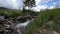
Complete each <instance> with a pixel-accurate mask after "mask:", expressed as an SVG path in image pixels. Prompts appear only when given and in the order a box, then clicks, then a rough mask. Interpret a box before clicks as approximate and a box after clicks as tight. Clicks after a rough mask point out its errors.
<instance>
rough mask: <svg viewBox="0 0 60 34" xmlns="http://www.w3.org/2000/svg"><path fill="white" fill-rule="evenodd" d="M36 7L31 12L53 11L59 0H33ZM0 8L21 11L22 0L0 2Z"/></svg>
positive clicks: (0, 0)
mask: <svg viewBox="0 0 60 34" xmlns="http://www.w3.org/2000/svg"><path fill="white" fill-rule="evenodd" d="M35 1H36V7H32V10H35V11H40V10H41V9H47V8H48V9H53V8H54V7H55V6H60V4H59V3H60V0H35ZM0 7H5V8H10V9H22V7H23V0H0Z"/></svg>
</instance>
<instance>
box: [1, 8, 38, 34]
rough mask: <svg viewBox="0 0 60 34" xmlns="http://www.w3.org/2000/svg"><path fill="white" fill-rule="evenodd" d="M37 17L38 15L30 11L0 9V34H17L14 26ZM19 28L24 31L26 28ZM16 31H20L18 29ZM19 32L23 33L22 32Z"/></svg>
mask: <svg viewBox="0 0 60 34" xmlns="http://www.w3.org/2000/svg"><path fill="white" fill-rule="evenodd" d="M37 15H38V13H36V12H34V11H31V10H22V11H20V10H11V9H6V8H0V34H18V31H17V30H16V29H15V27H16V25H17V24H20V23H24V22H26V21H27V20H31V19H32V18H36V16H37ZM28 22H29V21H28ZM24 25H25V24H24ZM19 27H20V26H19ZM21 28H22V29H24V28H26V27H21ZM18 30H19V31H20V29H18ZM15 31H16V32H17V33H16V32H15ZM21 32H25V31H24V30H22V31H21Z"/></svg>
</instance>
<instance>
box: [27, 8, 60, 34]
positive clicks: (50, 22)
mask: <svg viewBox="0 0 60 34" xmlns="http://www.w3.org/2000/svg"><path fill="white" fill-rule="evenodd" d="M38 28H43V29H49V30H54V31H56V32H59V33H60V8H55V9H50V10H45V11H41V12H40V14H39V16H38V18H37V19H36V21H35V22H34V23H33V24H32V25H31V26H29V28H28V30H27V34H37V33H38V32H37V33H36V31H37V30H38Z"/></svg>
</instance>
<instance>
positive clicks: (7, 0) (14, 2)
mask: <svg viewBox="0 0 60 34" xmlns="http://www.w3.org/2000/svg"><path fill="white" fill-rule="evenodd" d="M0 7H6V8H10V9H19V8H22V7H23V2H22V0H0Z"/></svg>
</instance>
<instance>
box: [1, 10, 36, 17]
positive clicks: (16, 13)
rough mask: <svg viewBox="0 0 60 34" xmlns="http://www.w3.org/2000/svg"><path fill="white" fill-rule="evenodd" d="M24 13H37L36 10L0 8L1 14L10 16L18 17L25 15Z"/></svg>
mask: <svg viewBox="0 0 60 34" xmlns="http://www.w3.org/2000/svg"><path fill="white" fill-rule="evenodd" d="M24 15H32V16H33V15H35V12H33V11H31V10H23V11H20V10H9V9H2V10H0V16H6V18H8V17H18V16H24Z"/></svg>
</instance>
